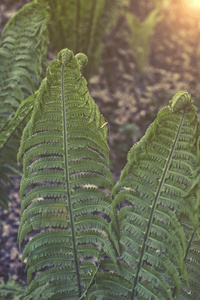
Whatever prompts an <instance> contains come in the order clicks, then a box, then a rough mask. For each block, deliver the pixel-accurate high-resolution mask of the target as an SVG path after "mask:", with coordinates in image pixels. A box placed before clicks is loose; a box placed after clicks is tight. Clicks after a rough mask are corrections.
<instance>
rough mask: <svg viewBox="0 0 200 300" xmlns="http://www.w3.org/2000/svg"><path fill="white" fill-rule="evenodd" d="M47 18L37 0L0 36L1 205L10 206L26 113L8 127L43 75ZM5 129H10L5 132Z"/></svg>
mask: <svg viewBox="0 0 200 300" xmlns="http://www.w3.org/2000/svg"><path fill="white" fill-rule="evenodd" d="M30 16H31V17H30ZM48 18H49V15H48V6H47V5H46V4H44V3H39V2H38V1H34V2H32V3H30V4H28V5H25V6H24V7H23V8H22V9H21V10H19V11H18V13H17V14H15V15H14V16H13V17H12V18H11V19H10V20H9V22H8V23H7V25H6V26H5V28H4V30H3V32H2V35H1V40H0V126H3V127H2V128H1V137H0V143H1V147H0V152H1V158H0V170H1V171H0V189H1V196H0V205H1V206H2V207H3V208H7V207H8V206H7V205H8V200H9V198H8V196H7V194H6V184H7V182H9V175H17V174H19V170H18V166H17V162H16V161H17V160H16V156H17V152H18V149H19V141H20V138H21V132H22V130H23V128H24V124H26V115H25V116H20V118H22V119H23V122H22V120H21V121H20V126H19V124H18V125H17V124H16V123H15V122H13V123H12V127H10V128H8V124H9V126H10V120H11V119H12V117H13V115H14V112H15V111H16V110H17V108H18V107H19V105H20V103H21V102H22V101H23V100H24V99H25V98H26V97H27V96H29V95H30V94H32V93H33V92H34V91H35V90H36V89H37V88H38V86H39V83H40V81H41V78H42V77H43V76H44V74H43V67H44V65H46V52H47V42H48V33H47V21H48ZM24 107H25V106H24ZM12 114H13V115H12ZM9 116H10V117H11V118H8V117H9ZM18 116H19V115H18ZM7 118H8V119H7ZM15 125H16V127H15V128H14V127H13V126H15ZM5 130H7V131H8V132H7V133H6V132H4V133H2V131H5ZM5 133H6V135H5ZM12 133H14V135H13V134H12ZM2 134H3V136H2ZM11 136H12V137H11ZM2 143H3V144H2Z"/></svg>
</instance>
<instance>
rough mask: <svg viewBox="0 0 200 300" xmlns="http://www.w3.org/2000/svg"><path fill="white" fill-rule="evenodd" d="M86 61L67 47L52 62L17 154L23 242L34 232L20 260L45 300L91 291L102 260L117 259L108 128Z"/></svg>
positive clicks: (32, 290)
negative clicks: (83, 71)
mask: <svg viewBox="0 0 200 300" xmlns="http://www.w3.org/2000/svg"><path fill="white" fill-rule="evenodd" d="M84 62H87V58H86V56H85V55H84V54H78V55H76V56H75V57H74V54H73V52H72V51H70V50H68V49H64V50H62V51H61V52H60V53H59V54H58V56H57V60H55V61H52V62H51V64H50V66H49V68H48V70H47V77H46V78H45V79H44V80H43V83H42V85H41V87H40V90H39V91H38V93H37V95H36V103H35V106H34V110H33V113H32V117H31V119H30V121H29V123H28V124H27V126H26V128H25V130H24V132H23V136H22V140H21V146H20V150H19V154H18V158H19V157H20V156H21V155H22V156H23V170H24V175H23V177H22V180H21V187H20V195H21V197H22V198H23V199H22V206H21V223H20V227H19V232H18V238H19V245H20V247H21V243H22V241H23V239H24V238H25V236H27V235H28V234H29V233H31V232H32V235H34V237H33V238H32V239H31V240H30V241H29V242H28V243H27V245H26V247H25V249H24V253H23V257H22V261H23V260H24V259H25V257H26V256H27V255H28V261H27V265H26V268H27V270H28V273H27V274H28V282H30V285H29V289H28V291H29V295H33V294H35V293H36V291H37V289H38V288H40V287H41V288H42V286H45V284H46V283H49V284H48V285H47V286H46V288H44V289H43V291H42V294H41V295H42V297H43V299H54V298H56V297H59V299H61V298H62V297H64V296H65V298H66V297H67V299H68V297H69V299H77V298H78V297H80V296H81V295H82V294H83V293H84V292H85V293H86V294H87V287H89V286H90V285H91V280H93V279H92V278H93V276H94V274H96V272H97V269H98V268H99V264H100V259H101V256H102V255H103V254H104V255H107V256H108V257H111V258H112V260H113V261H114V262H115V261H116V254H115V250H114V247H113V245H112V244H113V242H112V238H111V235H110V226H109V222H110V220H111V219H112V214H111V210H110V196H109V195H108V194H107V193H106V191H105V188H107V189H108V190H109V189H112V187H113V178H112V175H111V173H110V171H109V169H108V166H107V165H108V158H109V147H108V145H107V140H106V134H107V132H106V131H107V129H106V128H101V127H102V125H103V124H104V123H105V120H104V118H103V117H102V116H101V114H100V113H99V110H98V109H97V106H96V104H95V103H94V101H93V99H92V98H91V97H90V95H89V92H88V89H87V85H86V84H87V83H86V80H85V79H84V78H83V77H82V75H81V72H80V69H81V67H82V66H83V64H84ZM105 217H106V218H105ZM107 220H108V221H107ZM39 228H40V230H42V232H40V233H38V229H39ZM60 297H61V298H60ZM57 299H58V298H57Z"/></svg>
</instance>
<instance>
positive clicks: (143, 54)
mask: <svg viewBox="0 0 200 300" xmlns="http://www.w3.org/2000/svg"><path fill="white" fill-rule="evenodd" d="M125 17H126V20H127V24H128V27H129V32H125V33H124V34H125V36H126V39H127V41H128V43H129V45H130V48H131V50H132V53H133V56H134V60H135V63H136V65H137V69H138V71H139V74H140V75H142V73H143V72H144V69H145V66H146V65H147V63H148V58H149V55H150V51H151V37H152V36H153V34H154V29H155V26H156V25H157V24H158V23H159V22H160V21H161V20H162V16H161V15H160V10H159V9H158V8H157V7H156V8H155V9H154V10H152V11H151V12H150V13H149V14H148V16H147V17H146V18H145V19H144V20H143V21H141V20H140V18H139V17H138V16H136V15H134V14H133V13H132V12H125Z"/></svg>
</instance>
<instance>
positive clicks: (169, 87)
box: [0, 0, 200, 281]
mask: <svg viewBox="0 0 200 300" xmlns="http://www.w3.org/2000/svg"><path fill="white" fill-rule="evenodd" d="M27 2H30V1H26V0H20V1H14V0H3V1H1V3H0V32H1V31H2V29H3V27H4V25H5V23H6V22H7V21H8V19H9V18H10V17H11V16H12V15H13V14H14V13H15V12H16V11H17V10H18V9H19V8H20V7H21V6H22V5H23V4H25V3H27ZM172 2H174V6H173V7H170V8H168V9H166V10H165V11H164V13H163V19H162V21H161V22H160V24H159V26H157V27H156V30H155V34H154V37H153V38H152V40H151V45H152V47H151V54H150V57H149V63H148V65H147V66H146V68H145V70H144V72H143V74H140V75H138V71H137V64H136V63H135V62H134V58H133V55H132V52H131V49H130V47H129V46H128V43H127V41H126V38H125V36H124V35H123V33H122V32H123V30H122V28H124V29H125V28H126V25H125V20H124V18H123V17H122V16H121V17H120V18H119V21H118V22H117V24H116V26H115V27H114V28H113V29H112V30H111V32H110V33H109V34H107V36H106V37H105V39H104V43H103V55H102V62H101V64H100V68H99V70H98V72H97V73H96V74H95V75H94V76H92V78H91V79H90V81H89V89H90V93H91V95H92V97H93V98H94V99H95V101H96V103H97V104H98V106H99V107H100V110H101V113H102V114H103V115H104V116H105V118H106V120H107V121H108V127H109V137H108V142H109V145H110V149H111V156H110V164H111V170H112V172H113V175H114V178H115V181H117V180H118V179H119V176H120V172H121V169H122V168H123V166H124V164H125V163H126V155H127V152H128V150H129V149H130V147H131V146H132V145H133V143H135V142H137V141H138V140H139V139H140V138H141V137H142V136H143V134H144V133H145V131H146V129H147V127H148V126H149V124H150V123H151V122H152V121H153V120H154V119H155V118H156V115H157V113H158V111H159V110H160V109H161V108H162V107H163V106H165V105H168V102H169V100H171V98H172V97H173V95H174V94H175V93H176V92H178V91H181V90H185V91H188V92H189V93H190V94H191V95H192V97H193V99H194V101H195V104H196V105H197V107H199V99H200V81H199V79H200V68H199V66H200V63H199V62H200V19H198V18H193V17H190V16H189V15H187V14H186V13H185V12H184V11H183V10H182V9H181V7H180V4H179V2H180V1H172ZM18 187H19V180H18V179H17V180H15V185H14V187H12V188H11V187H9V189H8V191H9V194H10V198H11V199H12V203H10V205H9V207H10V211H9V212H7V211H5V210H2V209H0V221H1V223H2V224H3V226H0V280H7V279H8V274H11V275H12V277H13V278H14V279H22V280H24V281H26V274H25V272H24V268H21V257H22V253H21V252H20V251H19V249H18V245H17V229H18V226H19V222H20V219H19V215H20V198H19V194H18Z"/></svg>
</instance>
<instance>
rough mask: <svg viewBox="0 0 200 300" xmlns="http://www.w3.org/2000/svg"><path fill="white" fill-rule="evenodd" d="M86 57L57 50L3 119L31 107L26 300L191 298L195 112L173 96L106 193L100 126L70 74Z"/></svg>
mask: <svg viewBox="0 0 200 300" xmlns="http://www.w3.org/2000/svg"><path fill="white" fill-rule="evenodd" d="M86 62H87V57H86V55H84V54H82V53H79V54H76V55H75V56H74V54H73V52H72V51H71V50H68V49H64V50H62V51H61V52H59V54H58V56H57V59H56V60H54V61H52V62H51V64H50V66H49V67H48V69H47V76H46V78H45V79H44V80H43V82H42V84H41V87H40V89H39V90H38V92H36V93H35V95H34V96H33V98H28V99H27V100H26V101H25V102H23V103H22V104H21V105H20V107H19V110H18V112H17V113H16V114H15V117H14V118H12V119H11V120H10V122H9V123H8V124H7V128H12V127H15V126H17V125H16V124H18V123H19V117H20V115H21V114H22V115H23V110H24V109H25V107H26V106H28V103H29V102H30V106H31V107H32V106H34V108H33V110H32V113H31V119H30V121H29V122H28V124H27V126H26V128H25V129H24V131H23V136H22V140H21V146H20V150H19V154H18V158H20V157H21V156H22V157H23V172H24V174H23V177H22V180H21V187H20V195H21V198H22V205H21V223H20V227H19V235H18V238H19V245H20V247H21V245H23V247H24V243H23V240H24V239H26V240H27V237H26V236H28V237H29V238H30V239H29V241H28V243H26V246H25V248H24V252H23V256H22V262H23V261H24V260H25V258H26V257H27V256H28V260H27V263H26V270H27V278H28V291H27V295H26V296H25V297H24V299H25V300H27V299H39V298H42V299H66V298H67V299H68V298H69V299H159V300H160V299H194V297H198V295H199V285H198V282H197V280H196V278H198V276H199V269H198V266H199V253H200V243H199V231H198V228H199V171H200V168H199V121H198V117H197V113H196V108H195V106H194V105H193V104H192V100H191V98H190V96H189V95H188V93H186V92H179V93H177V94H176V95H175V96H174V98H173V99H172V100H171V102H170V104H169V106H168V107H165V108H163V109H162V110H161V111H160V112H159V114H158V116H157V119H156V120H155V121H154V122H153V123H152V125H151V126H150V127H149V128H148V130H147V132H146V134H145V136H144V137H143V138H142V139H141V141H140V142H138V143H137V144H135V145H134V146H133V147H132V148H131V150H130V151H129V153H128V162H127V164H126V166H125V167H124V169H123V170H122V174H121V178H120V180H119V182H118V183H117V184H116V185H115V186H114V183H113V178H112V174H111V173H110V170H109V168H108V160H109V148H108V145H107V141H106V134H107V128H106V126H105V120H104V118H103V116H102V115H101V114H100V112H99V110H98V107H97V106H96V104H95V103H94V101H93V99H92V98H91V97H90V95H89V92H88V89H87V86H86V80H85V79H84V77H83V76H82V75H81V71H80V70H81V68H82V67H83V66H84V65H85V64H86ZM33 99H34V101H33ZM31 101H33V102H34V105H32V102H31ZM14 124H15V125H14ZM5 132H8V129H7V130H6V131H4V134H5ZM109 191H111V193H110V192H109ZM197 299H198V298H197Z"/></svg>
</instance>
